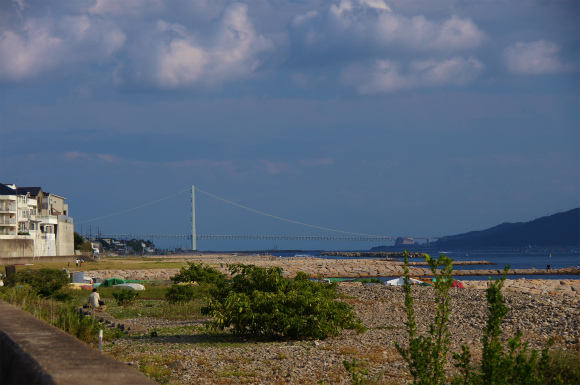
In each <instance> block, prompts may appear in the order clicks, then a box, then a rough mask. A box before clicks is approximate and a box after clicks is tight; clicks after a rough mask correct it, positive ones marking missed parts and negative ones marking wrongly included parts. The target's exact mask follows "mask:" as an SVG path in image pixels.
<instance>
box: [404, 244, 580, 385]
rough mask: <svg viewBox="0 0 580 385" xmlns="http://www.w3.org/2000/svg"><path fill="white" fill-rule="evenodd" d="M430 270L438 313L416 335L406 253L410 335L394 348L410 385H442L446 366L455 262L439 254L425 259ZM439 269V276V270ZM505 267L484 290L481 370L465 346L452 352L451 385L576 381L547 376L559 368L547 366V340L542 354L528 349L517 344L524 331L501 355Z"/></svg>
mask: <svg viewBox="0 0 580 385" xmlns="http://www.w3.org/2000/svg"><path fill="white" fill-rule="evenodd" d="M425 260H426V261H427V262H428V263H429V266H430V268H431V271H432V272H433V274H434V275H436V278H437V279H436V280H434V281H435V282H434V289H435V301H436V302H437V311H436V315H435V319H434V322H433V324H431V326H430V328H429V333H428V335H417V324H416V323H415V317H414V310H413V297H412V296H411V285H410V283H409V269H408V262H409V261H408V258H407V252H405V264H404V271H405V284H404V291H405V307H406V313H407V323H406V325H407V333H408V334H409V347H408V348H402V347H401V346H399V344H397V343H396V342H395V346H396V348H397V350H398V351H399V353H400V354H401V356H402V357H403V359H404V360H405V361H406V362H407V364H408V365H409V371H410V372H411V375H412V376H413V382H412V384H444V383H446V381H447V379H448V376H447V375H446V373H445V364H446V362H447V355H448V352H449V330H448V327H447V324H448V321H449V313H450V296H449V289H450V288H451V285H452V284H453V279H452V278H451V273H452V271H453V265H452V263H453V260H451V259H450V258H448V257H446V256H445V255H441V256H440V257H439V258H438V259H437V260H434V259H433V258H431V257H430V256H429V255H426V256H425ZM439 265H443V268H442V269H441V272H440V274H438V273H437V267H438V266H439ZM508 269H509V266H506V267H505V270H504V275H503V276H502V277H501V278H500V279H497V280H492V279H491V278H490V281H491V282H490V286H489V288H488V289H487V291H486V298H487V302H488V310H489V317H488V320H487V325H486V327H485V328H484V329H483V337H482V344H483V351H482V361H481V365H480V367H479V368H474V367H473V366H472V365H471V352H470V349H469V347H468V346H466V345H463V346H462V347H461V349H462V351H461V353H455V352H454V353H452V355H453V358H454V359H455V360H456V361H457V362H456V363H455V367H457V368H458V369H459V371H460V375H458V376H456V377H454V378H453V379H452V383H453V384H457V385H459V384H464V385H499V384H510V385H511V384H514V385H515V384H521V385H533V384H537V385H540V384H564V383H567V382H565V381H566V380H563V379H562V377H564V376H566V377H568V376H569V375H571V376H572V378H574V373H573V372H572V373H570V372H569V371H567V370H566V371H565V374H564V375H563V376H560V375H554V374H552V375H549V374H550V372H552V373H554V372H557V371H558V370H559V369H556V370H554V369H555V368H554V367H552V368H550V355H549V348H550V346H551V344H552V341H550V342H549V343H548V344H547V346H546V347H545V348H544V349H543V350H542V352H541V355H539V354H538V352H537V351H536V350H531V351H529V350H528V343H527V342H524V343H522V342H521V337H522V333H521V332H518V333H517V334H516V335H515V337H513V338H511V339H510V340H509V341H508V347H509V348H508V352H507V353H506V352H504V347H503V344H502V341H501V333H502V331H501V328H500V326H501V323H502V321H503V319H504V318H505V316H506V315H507V313H508V311H509V308H508V307H507V306H506V305H505V304H504V300H503V295H502V294H501V289H502V287H503V284H504V281H505V278H506V274H507V271H508Z"/></svg>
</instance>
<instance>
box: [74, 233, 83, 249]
mask: <svg viewBox="0 0 580 385" xmlns="http://www.w3.org/2000/svg"><path fill="white" fill-rule="evenodd" d="M84 243H85V239H84V238H83V237H81V235H80V234H79V233H77V232H76V231H75V232H74V244H75V246H74V247H75V250H80V249H82V248H83V244H84Z"/></svg>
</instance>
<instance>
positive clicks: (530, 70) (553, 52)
mask: <svg viewBox="0 0 580 385" xmlns="http://www.w3.org/2000/svg"><path fill="white" fill-rule="evenodd" d="M559 53H560V47H559V46H558V45H557V44H556V43H554V42H552V41H549V40H538V41H534V42H531V43H524V42H517V43H514V44H512V45H511V46H509V47H507V48H506V49H505V51H504V58H505V63H506V66H507V69H508V70H509V71H510V72H512V73H514V74H519V75H542V74H551V73H558V72H567V71H571V70H573V68H574V67H573V66H572V65H571V64H564V63H562V61H561V60H560V58H559V57H558V54H559Z"/></svg>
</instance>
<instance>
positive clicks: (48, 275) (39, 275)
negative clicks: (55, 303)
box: [4, 269, 70, 298]
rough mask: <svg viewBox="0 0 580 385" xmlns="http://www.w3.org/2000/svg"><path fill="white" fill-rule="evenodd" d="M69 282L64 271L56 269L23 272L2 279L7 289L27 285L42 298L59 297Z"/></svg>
mask: <svg viewBox="0 0 580 385" xmlns="http://www.w3.org/2000/svg"><path fill="white" fill-rule="evenodd" d="M69 282H70V279H69V277H68V274H67V272H66V271H62V270H58V269H40V270H24V271H19V272H17V273H14V274H12V275H10V276H8V277H6V278H5V279H4V284H5V285H6V286H8V287H14V286H16V285H23V284H27V285H30V286H31V287H32V289H33V290H34V291H35V292H36V294H38V295H39V296H41V297H43V298H48V297H53V296H57V297H58V296H60V295H61V294H62V293H61V292H60V290H61V289H62V287H63V286H64V285H67V284H68V283H69Z"/></svg>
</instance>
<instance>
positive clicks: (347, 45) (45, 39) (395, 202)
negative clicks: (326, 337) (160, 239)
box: [0, 0, 580, 250]
mask: <svg viewBox="0 0 580 385" xmlns="http://www.w3.org/2000/svg"><path fill="white" fill-rule="evenodd" d="M579 4H580V2H578V1H577V0H557V1H549V0H526V1H513V0H485V1H482V0H477V1H476V0H438V1H431V0H428V1H427V0H421V1H414V0H391V1H383V0H324V1H318V0H294V1H290V0H286V1H281V0H252V1H246V2H236V1H222V0H211V1H210V0H188V1H177V0H124V1H122V2H120V1H117V0H75V1H70V0H69V1H58V0H54V1H46V0H42V1H40V0H36V1H33V0H12V1H10V0H2V1H0V182H1V183H16V184H17V185H19V186H22V187H28V186H41V187H42V188H43V189H44V190H45V191H49V192H51V193H55V194H57V195H61V196H64V197H66V198H67V202H68V204H69V212H70V214H71V216H72V217H73V218H74V221H75V223H76V225H75V228H76V230H77V231H80V225H82V226H83V231H84V232H87V227H89V228H90V229H91V231H93V232H95V231H96V230H94V229H95V228H98V229H99V230H100V231H101V232H103V233H134V234H135V233H137V234H143V233H156V234H187V233H188V232H190V231H191V229H190V228H191V219H190V208H189V207H190V203H189V202H190V198H191V193H190V192H188V191H187V190H188V189H189V188H191V186H192V185H195V187H196V188H198V189H200V191H198V192H196V225H197V231H198V234H252V235H260V234H270V235H342V234H344V235H347V234H346V233H339V232H330V231H323V230H317V229H314V228H312V227H306V226H301V225H297V224H295V223H291V222H288V221H280V220H277V219H275V218H273V217H267V216H264V215H260V214H258V213H256V212H251V211H248V210H244V209H242V208H240V207H239V206H233V205H231V204H227V203H225V202H224V201H222V200H218V199H215V198H212V197H211V196H210V195H207V194H203V193H202V192H201V191H203V192H208V193H210V194H212V195H215V196H218V197H220V198H222V199H225V200H227V201H229V202H233V203H236V204H238V205H242V206H244V207H247V208H251V209H253V210H256V211H259V212H262V213H267V214H269V215H273V216H276V217H280V218H284V219H287V220H289V221H294V222H300V223H304V224H309V225H312V226H318V227H322V228H326V229H333V230H340V231H344V232H347V233H358V234H368V235H385V236H403V237H437V236H444V235H453V234H458V233H463V232H467V231H471V230H482V229H486V228H489V227H492V226H495V225H498V224H500V223H503V222H525V221H529V220H533V219H536V218H538V217H541V216H545V215H551V214H554V213H557V212H561V211H566V210H570V209H572V208H575V207H579V206H580V116H579V111H580V109H579V104H580V78H579V68H580V57H579V55H580V42H579V37H580V29H579V23H580V21H579V20H580V17H579V16H580V10H579ZM164 198H167V199H164ZM152 202H156V203H152ZM149 203H152V204H151V205H147V204H149ZM143 205H147V206H144V207H142V208H140V209H136V210H131V211H128V212H124V213H122V214H118V215H112V216H110V214H114V213H118V212H121V211H125V210H129V209H132V208H135V207H139V206H143ZM100 217H105V218H101V219H98V220H93V219H95V218H100ZM183 243H184V242H183ZM377 245H378V244H368V243H367V244H360V243H359V244H354V243H348V242H347V243H337V242H333V243H320V242H318V243H316V242H313V243H306V244H305V243H299V244H297V243H291V242H290V243H288V242H286V243H285V242H275V241H268V242H250V241H239V242H233V241H205V242H204V241H199V242H198V248H200V249H206V250H209V249H212V250H216V249H220V250H233V249H252V248H266V247H267V248H270V247H278V248H292V247H295V248H303V249H307V248H326V249H365V248H369V247H371V246H377ZM183 246H185V244H183Z"/></svg>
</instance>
